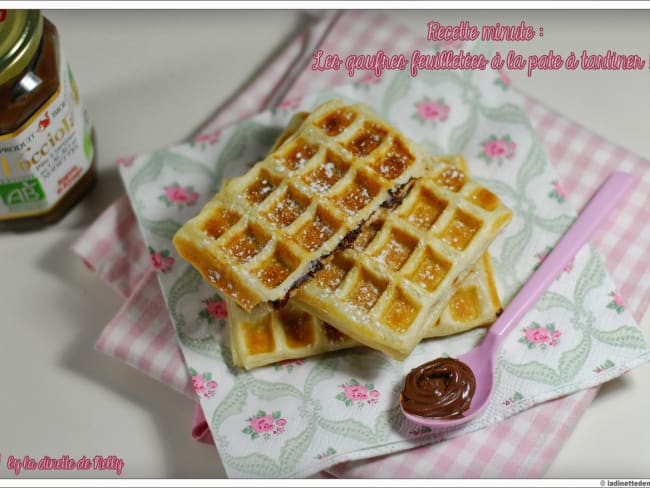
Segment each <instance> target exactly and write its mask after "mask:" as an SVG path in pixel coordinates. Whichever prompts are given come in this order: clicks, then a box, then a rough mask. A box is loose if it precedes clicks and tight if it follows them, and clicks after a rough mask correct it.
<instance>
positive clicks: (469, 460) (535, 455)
mask: <svg viewBox="0 0 650 488" xmlns="http://www.w3.org/2000/svg"><path fill="white" fill-rule="evenodd" d="M357 17H358V16H357ZM357 20H359V18H357ZM341 25H344V24H341ZM356 25H357V26H358V23H357V24H356ZM527 108H528V111H529V114H531V118H532V121H533V123H535V122H536V117H537V119H538V120H539V123H538V125H539V128H538V134H539V135H541V136H542V138H545V142H546V146H547V148H548V147H549V146H550V151H549V153H550V154H551V156H552V158H553V159H554V160H555V161H556V162H557V163H558V164H559V166H560V170H562V169H564V170H566V172H567V173H568V177H567V181H569V182H571V181H574V182H576V183H580V182H581V181H591V182H592V183H593V182H595V181H597V178H595V177H587V179H586V180H582V179H581V178H583V177H584V175H585V173H586V174H590V173H591V172H593V171H594V170H596V171H597V172H599V173H604V172H606V171H608V170H609V168H612V167H617V168H619V169H627V170H634V171H635V172H637V174H640V172H641V171H645V169H646V168H645V166H644V165H645V163H644V162H643V161H641V160H638V158H634V157H633V156H631V155H629V154H620V152H621V151H620V150H618V149H617V148H613V147H612V146H610V145H608V144H607V143H605V142H604V141H602V140H601V139H599V138H597V137H595V136H593V135H592V134H589V133H588V132H586V131H584V130H582V129H580V128H577V127H576V126H573V125H572V124H570V123H568V122H566V121H564V120H562V119H561V118H559V117H558V116H557V115H556V114H552V113H550V112H548V111H546V110H545V109H543V107H540V106H539V105H537V104H535V103H534V102H529V103H528V106H527ZM536 125H537V124H536ZM557 127H560V129H559V130H556V129H557ZM567 129H568V130H567ZM566 134H571V138H570V139H567V138H566V137H564V136H565V135H566ZM558 135H562V136H563V137H561V138H558ZM545 136H546V137H545ZM581 141H589V145H588V146H586V145H584V143H583V144H582V145H581ZM576 147H577V148H578V151H580V150H582V151H581V152H580V153H579V154H577V156H582V158H580V157H578V158H576V157H575V156H576V155H575V154H571V152H573V151H575V150H576ZM594 147H595V148H596V149H595V150H594ZM563 151H564V154H563ZM613 153H617V154H616V156H617V157H619V160H618V161H614V160H613V159H612V156H611V154H613ZM584 154H587V155H589V156H591V157H592V161H589V160H588V159H587V157H585V156H584ZM563 155H564V156H567V155H568V156H569V157H568V158H566V159H565V160H564V164H561V163H562V156H563ZM125 161H128V160H125ZM575 161H582V164H581V165H580V166H578V165H576V164H575ZM594 161H595V162H596V163H603V164H599V165H597V167H594V165H593V163H594ZM617 162H618V163H620V165H617V164H615V163H617ZM589 163H591V164H589ZM577 175H580V177H577ZM572 176H573V180H571V177H572ZM583 186H584V187H583V188H581V187H580V186H579V185H578V186H576V193H575V194H574V195H572V196H571V197H570V198H574V197H576V199H575V200H574V203H578V204H579V203H580V197H581V196H582V197H583V198H584V196H586V195H587V194H588V192H590V191H592V190H593V187H595V184H593V185H591V186H590V185H583ZM568 188H569V189H571V187H570V186H568ZM554 190H555V194H556V195H555V196H554V198H559V199H564V198H566V194H565V192H564V190H562V188H561V187H560V186H559V185H557V187H556V188H554ZM580 190H583V193H582V195H581V194H580ZM638 192H639V188H637V190H636V192H635V194H636V193H638ZM642 197H645V195H642ZM630 202H633V203H635V205H632V208H627V207H630ZM644 203H645V200H644V199H639V197H638V196H637V197H636V198H635V197H634V195H633V196H632V198H630V200H629V201H628V205H627V207H626V208H625V209H624V210H623V213H624V214H626V215H636V216H643V215H644V213H643V212H644ZM646 207H647V206H646ZM120 208H121V209H122V210H124V212H122V213H124V214H125V215H124V220H125V221H126V220H128V218H129V217H128V211H127V210H128V203H127V202H125V201H121V202H119V203H118V204H117V205H116V206H114V207H111V208H110V209H109V210H108V211H107V212H106V214H105V216H104V217H102V218H101V219H100V220H99V221H98V223H97V224H96V226H99V227H100V228H101V227H104V228H105V229H108V230H109V231H110V230H113V231H114V230H115V228H113V229H110V228H109V226H108V225H107V224H111V223H113V224H116V223H117V222H118V221H120V219H117V220H114V221H111V218H110V216H111V214H112V213H115V212H114V211H115V210H118V209H120ZM630 211H631V212H632V213H630ZM117 213H120V212H117ZM131 217H132V215H131ZM632 221H634V220H632ZM645 221H647V219H646V220H645ZM620 224H621V222H620V221H617V223H616V225H619V226H620ZM96 226H93V227H91V229H89V231H88V232H87V233H86V235H85V236H84V237H83V238H82V239H81V240H80V241H79V243H78V244H77V246H76V249H77V251H78V252H79V253H81V254H82V255H84V257H85V260H86V262H87V263H89V264H90V265H92V266H94V267H95V268H96V269H97V270H98V271H99V272H100V273H102V274H103V276H105V277H106V278H109V279H110V276H116V275H117V276H124V274H122V273H115V271H113V275H110V273H108V272H105V273H104V272H103V271H104V270H110V269H115V266H113V265H111V264H107V263H113V264H114V263H116V262H117V260H115V259H114V258H116V257H117V258H121V256H116V255H115V254H114V255H113V256H111V253H110V252H108V253H105V256H103V257H104V258H105V259H102V256H100V254H101V252H100V251H98V250H100V249H102V246H101V245H100V246H95V245H94V242H95V237H97V236H98V231H101V229H100V228H97V227H96ZM631 227H632V226H631V225H629V222H628V225H627V229H622V230H624V231H625V230H629V229H630V228H631ZM131 230H132V231H133V233H137V228H135V226H132V228H131ZM618 230H621V229H618ZM632 233H633V234H635V233H634V232H632ZM125 234H127V235H128V234H129V232H128V231H127V232H126V233H125ZM636 234H637V235H630V233H629V232H628V233H617V235H618V236H619V237H620V236H622V235H626V243H628V244H629V245H630V246H631V248H632V249H634V248H635V246H645V245H647V243H646V242H645V241H644V237H643V233H642V232H640V233H636ZM607 236H611V234H607V235H606V236H605V240H607V243H605V245H604V246H603V244H602V242H601V248H602V247H604V248H605V249H603V250H604V251H605V252H607V250H608V249H609V250H610V251H611V252H612V253H614V254H615V253H616V252H617V250H618V254H619V255H618V256H617V261H618V263H621V262H623V263H624V264H625V263H626V261H627V262H635V264H636V266H629V267H628V268H627V270H625V268H624V271H626V272H627V274H626V275H625V277H626V278H630V277H632V276H633V275H632V273H633V272H634V271H635V270H637V273H638V274H640V275H641V276H640V278H641V279H647V273H644V272H643V271H644V270H645V269H647V263H645V264H646V265H645V266H639V265H638V264H639V262H638V259H637V256H635V255H634V253H633V255H632V256H630V255H628V254H627V253H625V252H622V253H621V252H620V250H621V249H623V250H625V249H628V247H627V246H616V244H617V241H616V240H615V239H614V240H612V239H611V237H610V238H609V239H608V238H607ZM100 240H101V239H100ZM136 240H137V239H136ZM121 241H122V242H129V241H128V238H127V239H125V240H121ZM111 245H112V246H114V245H115V241H114V240H113V241H112V242H110V244H109V245H108V246H105V248H104V249H108V250H109V251H110V250H115V249H111V248H110V246H111ZM143 247H144V246H141V250H140V256H141V257H142V256H144V257H148V256H147V255H146V254H142V248H143ZM90 249H94V250H95V256H88V252H89V250H90ZM117 251H120V249H117ZM116 254H119V252H118V253H116ZM608 258H609V255H608ZM139 263H140V266H141V267H142V266H144V267H146V265H147V264H148V263H147V261H146V259H144V260H143V259H140V261H139ZM102 265H107V266H106V268H103V267H102ZM118 269H119V267H118ZM133 269H134V271H135V272H134V275H135V276H138V272H137V270H138V269H140V268H138V265H137V264H136V263H135V262H134V267H133ZM618 271H619V268H618V267H616V268H614V275H615V277H617V274H618ZM149 276H150V275H149ZM149 276H147V279H146V280H143V279H141V280H140V285H141V287H140V288H139V290H145V289H146V288H147V287H148V288H151V289H152V290H153V289H154V288H152V287H153V280H150V279H149ZM618 280H619V282H620V283H621V284H622V285H623V286H622V289H623V290H624V292H625V293H627V296H628V297H630V299H629V300H630V303H632V302H633V301H634V303H635V304H636V305H637V306H638V308H636V311H637V316H640V314H641V312H642V310H643V309H644V308H645V305H646V304H647V300H648V293H647V289H648V288H647V286H646V287H643V286H640V285H641V283H642V282H641V281H640V280H636V281H635V280H634V279H629V280H625V279H621V278H618ZM135 281H137V280H135ZM116 286H117V288H118V289H119V290H126V289H127V288H125V287H124V286H123V285H116ZM156 291H157V289H156ZM122 293H123V294H124V292H123V291H122ZM136 295H138V296H139V298H138V299H137V300H134V297H135V296H136ZM136 295H134V297H132V298H131V300H129V302H134V303H138V304H139V305H140V312H139V313H136V314H130V315H129V314H127V313H123V312H125V310H126V309H129V308H132V307H137V306H138V305H134V304H127V305H126V306H125V308H123V310H122V311H120V314H118V317H116V319H119V320H118V322H119V323H120V324H122V327H121V328H120V327H118V326H117V325H116V323H115V321H112V322H111V324H109V326H107V328H106V330H105V331H104V333H103V334H102V337H100V340H99V341H98V348H100V349H102V350H105V351H106V352H109V353H111V354H114V355H117V356H119V357H121V358H123V359H126V360H127V361H129V362H130V364H132V365H134V366H136V367H139V368H141V369H145V370H147V369H148V370H149V372H150V374H152V375H155V376H156V377H157V378H159V379H163V380H164V381H167V382H168V383H169V382H173V381H176V383H174V385H175V386H176V388H177V389H179V390H181V391H184V392H185V393H189V392H190V391H191V389H188V388H187V385H190V382H189V381H188V380H189V378H188V375H187V373H185V372H184V368H183V367H182V366H181V363H180V354H178V355H177V356H175V355H174V353H173V352H172V351H178V347H177V346H176V344H175V343H174V342H173V340H172V333H171V332H167V333H165V332H164V330H165V329H167V330H169V331H171V330H172V329H171V324H170V323H169V319H168V317H166V318H165V317H159V318H158V319H159V320H160V321H161V322H165V327H162V328H161V329H157V328H154V327H148V326H150V325H151V323H149V322H148V321H150V320H151V317H152V315H147V313H146V310H147V309H148V308H147V306H146V303H147V302H151V305H150V308H149V310H154V309H160V308H161V307H160V304H161V303H162V301H161V297H160V293H159V292H158V294H157V295H158V299H159V302H158V304H157V306H156V304H155V303H154V302H155V300H156V296H155V295H156V294H155V293H151V294H149V295H148V294H147V293H146V292H145V291H138V292H137V293H136ZM619 300H620V298H619V299H618V300H616V299H615V298H614V297H612V301H613V302H615V304H616V303H617V302H618V301H619ZM165 319H166V320H165ZM138 321H140V322H143V324H141V325H140V327H139V328H138V327H137V324H138ZM150 328H151V329H152V331H154V330H155V333H153V334H149V333H148V332H150V330H149V329H150ZM132 329H133V330H132ZM147 336H149V339H150V341H149V342H148V340H147V339H146V338H147ZM154 338H155V339H154ZM165 340H167V341H168V342H167V344H166V345H165V346H162V345H161V344H162V343H163V341H165ZM129 341H139V342H138V343H137V344H136V347H133V344H131V345H127V346H124V345H122V346H120V343H122V342H129ZM138 344H139V345H138ZM167 349H169V350H167ZM143 354H144V355H149V356H150V358H149V359H144V360H143V359H142V357H143ZM151 357H153V358H158V359H151ZM165 360H168V361H169V363H168V364H169V365H174V366H169V367H167V368H165V367H164V366H161V365H162V364H163V363H164V361H165ZM175 368H177V369H179V370H181V371H182V374H178V375H173V374H170V371H172V370H174V369H175ZM163 375H164V376H163ZM181 379H182V380H184V384H183V381H181ZM592 396H593V392H588V393H578V394H575V395H572V396H571V397H567V398H565V399H561V400H555V401H554V402H553V403H558V402H564V401H568V400H569V399H571V400H572V401H573V402H574V404H575V408H574V409H573V410H572V411H573V413H574V415H579V414H580V412H581V411H582V410H583V409H584V408H585V407H586V405H587V404H588V401H589V400H590V398H591V397H592ZM579 397H580V398H579ZM553 403H548V404H542V405H539V406H536V407H534V408H533V409H531V410H529V411H527V412H525V413H523V414H521V415H518V416H516V417H513V418H511V419H508V420H506V421H504V422H502V423H500V424H497V425H495V426H493V427H490V428H488V429H485V430H483V431H480V432H477V433H472V434H467V435H465V436H462V437H458V438H456V439H451V440H448V441H446V442H445V443H444V444H438V445H433V446H427V447H424V448H420V449H417V450H413V451H409V452H407V453H402V454H399V455H398V456H395V455H394V456H390V457H389V458H384V459H383V460H382V461H381V466H384V470H383V471H377V468H378V465H377V466H376V465H375V464H376V463H377V462H378V461H373V462H372V463H365V464H364V463H347V464H346V465H345V467H341V466H339V467H337V468H336V474H339V475H344V476H348V475H349V476H353V475H357V474H359V475H364V474H363V467H364V465H366V466H367V467H368V468H369V469H372V471H371V472H369V473H370V474H372V473H374V474H375V475H382V476H405V475H406V473H405V472H403V471H399V468H398V467H397V466H394V467H391V466H393V465H394V464H395V463H397V462H398V458H403V459H407V458H408V457H409V456H411V455H412V456H413V459H415V457H416V456H417V457H420V456H422V454H424V450H428V451H427V453H426V454H425V456H422V458H423V459H434V457H431V456H436V453H440V454H442V453H447V454H449V453H453V452H456V450H455V449H454V446H455V445H457V446H459V447H458V449H461V448H462V450H463V452H464V455H463V456H460V457H459V458H458V459H456V463H455V464H452V466H456V468H452V469H447V468H448V466H445V471H444V472H439V471H438V472H436V470H437V469H439V467H440V466H439V463H436V464H435V465H434V464H432V463H426V466H424V465H422V466H420V467H419V468H417V469H415V470H413V471H410V472H409V473H408V475H409V476H438V477H439V476H443V475H450V476H463V475H465V476H470V475H472V473H473V474H475V475H482V476H536V475H539V474H541V473H543V471H544V469H545V467H546V466H547V465H548V463H549V462H550V460H551V459H552V457H551V456H550V454H549V453H552V452H554V447H552V446H556V445H557V444H558V443H559V442H561V440H562V439H564V438H565V436H566V435H567V433H568V431H569V429H570V426H571V425H573V423H574V419H573V418H571V419H572V420H570V416H568V415H567V417H566V419H565V420H564V421H562V420H561V419H560V420H559V421H558V411H559V412H562V411H565V412H566V409H565V408H557V406H555V407H554V408H552V411H553V412H554V419H553V426H554V427H557V428H556V429H546V430H545V432H546V433H547V434H548V432H549V430H550V431H551V432H555V434H553V435H547V436H542V437H541V438H536V439H537V442H536V443H534V444H536V446H530V445H527V443H526V442H524V441H523V440H524V439H525V438H526V435H530V432H532V431H534V430H535V428H534V424H533V423H532V418H533V417H534V416H533V415H530V414H531V413H533V412H536V411H540V412H542V411H544V409H545V408H546V409H547V411H549V412H550V411H551V407H552V405H553ZM527 416H530V417H531V419H529V420H528V422H531V423H530V424H527V425H528V428H526V427H523V425H524V423H525V419H526V417H527ZM535 418H536V419H537V422H539V421H540V417H535ZM515 420H516V422H515ZM515 424H517V426H516V427H514V426H515ZM508 426H511V427H508ZM531 429H532V430H531ZM522 433H523V435H520V436H519V437H518V435H519V434H522ZM484 436H487V437H486V439H487V440H486V442H485V443H484V444H481V441H479V438H481V437H484ZM518 438H520V439H522V441H521V442H519V441H517V439H518ZM528 444H530V443H528ZM472 445H476V446H481V445H483V446H484V448H482V449H481V448H478V449H477V450H474V451H472V450H471V449H468V446H472ZM508 445H510V446H516V449H515V451H516V454H515V456H514V458H516V459H520V460H521V459H527V460H528V461H527V462H519V463H518V466H517V469H514V467H513V463H512V462H511V463H507V462H505V461H506V460H507V456H506V459H501V458H500V456H499V453H507V452H508V448H507V446H508ZM463 446H464V447H463ZM500 446H502V447H500ZM542 446H545V447H547V449H545V447H542ZM532 447H536V449H533V448H532ZM489 449H493V453H494V454H492V455H490V454H489V452H488V451H489ZM511 451H512V449H511ZM468 453H470V454H468ZM471 453H473V454H471ZM542 453H546V456H544V455H542ZM324 454H327V453H324ZM529 454H530V455H529ZM436 457H437V458H439V459H445V458H444V456H436ZM512 458H513V457H512V456H511V457H510V459H512ZM459 459H462V461H459ZM392 460H394V461H395V463H391V462H390V461H392ZM500 461H501V462H500ZM408 464H415V463H408V462H407V463H406V464H404V465H408ZM422 464H424V463H422ZM355 465H356V466H355ZM468 467H471V469H469V470H468ZM393 469H394V471H392V474H390V473H391V470H393ZM365 475H368V474H365Z"/></svg>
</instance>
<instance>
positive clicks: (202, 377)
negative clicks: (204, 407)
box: [189, 368, 219, 398]
mask: <svg viewBox="0 0 650 488" xmlns="http://www.w3.org/2000/svg"><path fill="white" fill-rule="evenodd" d="M189 371H190V377H191V380H192V387H193V388H194V391H195V392H196V394H197V395H201V396H203V397H204V398H212V397H213V396H214V393H215V391H216V389H217V386H219V385H218V384H217V382H216V381H214V380H213V379H212V373H210V372H205V373H203V374H199V373H198V371H197V370H195V369H194V368H190V369H189Z"/></svg>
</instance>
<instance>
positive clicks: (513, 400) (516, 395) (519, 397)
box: [503, 391, 524, 407]
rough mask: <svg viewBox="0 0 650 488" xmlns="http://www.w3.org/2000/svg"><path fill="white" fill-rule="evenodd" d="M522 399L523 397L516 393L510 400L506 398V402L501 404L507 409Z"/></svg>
mask: <svg viewBox="0 0 650 488" xmlns="http://www.w3.org/2000/svg"><path fill="white" fill-rule="evenodd" d="M523 399H524V395H522V394H521V392H518V391H516V392H515V394H514V395H512V396H511V397H510V398H508V399H507V400H506V401H504V402H503V404H504V405H505V406H506V407H509V406H511V405H513V404H514V403H516V402H518V401H520V400H523Z"/></svg>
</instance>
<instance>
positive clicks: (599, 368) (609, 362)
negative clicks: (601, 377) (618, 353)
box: [594, 359, 616, 374]
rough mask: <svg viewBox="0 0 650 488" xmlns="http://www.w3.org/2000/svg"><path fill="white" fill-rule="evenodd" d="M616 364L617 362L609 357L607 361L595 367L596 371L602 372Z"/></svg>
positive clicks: (597, 372)
mask: <svg viewBox="0 0 650 488" xmlns="http://www.w3.org/2000/svg"><path fill="white" fill-rule="evenodd" d="M614 366H616V363H614V361H612V360H611V359H607V360H605V362H603V363H601V364H599V365H598V366H596V368H594V373H596V374H600V373H602V372H603V371H607V370H608V369H610V368H613V367H614Z"/></svg>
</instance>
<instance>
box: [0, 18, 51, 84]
mask: <svg viewBox="0 0 650 488" xmlns="http://www.w3.org/2000/svg"><path fill="white" fill-rule="evenodd" d="M42 36H43V16H42V15H41V12H40V10H2V9H0V85H1V84H3V83H6V82H7V81H9V80H11V79H12V78H14V77H16V76H18V75H19V74H20V72H21V71H23V70H24V69H25V68H26V67H27V65H28V64H29V63H30V61H31V60H32V58H33V57H34V54H36V51H37V50H38V46H39V45H40V43H41V37H42Z"/></svg>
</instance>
